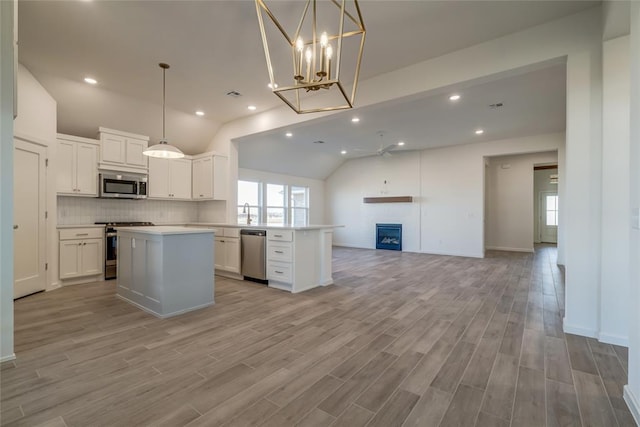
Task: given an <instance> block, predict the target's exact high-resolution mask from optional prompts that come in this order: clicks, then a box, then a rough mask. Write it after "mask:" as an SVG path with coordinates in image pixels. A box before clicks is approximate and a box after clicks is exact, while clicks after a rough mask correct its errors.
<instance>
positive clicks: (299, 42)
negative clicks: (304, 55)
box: [296, 37, 304, 52]
mask: <svg viewBox="0 0 640 427" xmlns="http://www.w3.org/2000/svg"><path fill="white" fill-rule="evenodd" d="M296 49H297V50H298V52H302V49H304V42H303V41H302V37H298V40H296Z"/></svg>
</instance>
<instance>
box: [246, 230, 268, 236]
mask: <svg viewBox="0 0 640 427" xmlns="http://www.w3.org/2000/svg"><path fill="white" fill-rule="evenodd" d="M240 234H244V235H245V236H266V235H267V232H266V230H247V229H242V230H240Z"/></svg>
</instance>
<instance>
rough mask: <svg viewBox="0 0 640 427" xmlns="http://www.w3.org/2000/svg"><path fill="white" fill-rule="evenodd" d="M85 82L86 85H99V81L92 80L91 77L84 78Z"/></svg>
mask: <svg viewBox="0 0 640 427" xmlns="http://www.w3.org/2000/svg"><path fill="white" fill-rule="evenodd" d="M84 81H85V82H86V83H89V84H90V85H95V84H97V83H98V81H97V80H96V79H94V78H91V77H85V78H84Z"/></svg>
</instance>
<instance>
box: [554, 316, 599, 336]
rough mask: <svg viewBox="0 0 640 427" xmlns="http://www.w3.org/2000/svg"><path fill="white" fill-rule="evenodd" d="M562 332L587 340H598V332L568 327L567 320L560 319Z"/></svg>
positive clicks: (578, 327) (572, 326)
mask: <svg viewBox="0 0 640 427" xmlns="http://www.w3.org/2000/svg"><path fill="white" fill-rule="evenodd" d="M562 330H563V331H564V332H565V333H566V334H573V335H580V336H582V337H588V338H596V339H597V338H598V331H596V330H594V329H587V328H583V327H580V326H575V325H570V324H568V323H567V318H566V317H565V318H563V319H562Z"/></svg>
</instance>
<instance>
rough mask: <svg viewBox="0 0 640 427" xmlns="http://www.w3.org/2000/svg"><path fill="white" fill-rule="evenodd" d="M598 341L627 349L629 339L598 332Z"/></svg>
mask: <svg viewBox="0 0 640 427" xmlns="http://www.w3.org/2000/svg"><path fill="white" fill-rule="evenodd" d="M598 341H600V342H603V343H606V344H614V345H620V346H622V347H627V348H628V347H629V337H621V336H620V335H612V334H605V333H602V332H600V333H599V334H598Z"/></svg>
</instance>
